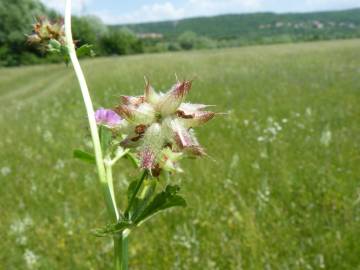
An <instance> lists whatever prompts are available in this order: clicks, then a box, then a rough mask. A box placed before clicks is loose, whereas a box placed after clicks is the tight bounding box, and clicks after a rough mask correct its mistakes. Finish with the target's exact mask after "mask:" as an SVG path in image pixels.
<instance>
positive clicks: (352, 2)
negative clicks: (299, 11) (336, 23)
mask: <svg viewBox="0 0 360 270" xmlns="http://www.w3.org/2000/svg"><path fill="white" fill-rule="evenodd" d="M359 6H360V3H359V0H305V3H304V7H306V9H307V10H319V9H320V10H324V9H344V8H350V7H359Z"/></svg>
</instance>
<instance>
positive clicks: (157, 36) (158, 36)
mask: <svg viewBox="0 0 360 270" xmlns="http://www.w3.org/2000/svg"><path fill="white" fill-rule="evenodd" d="M136 36H137V37H138V38H140V39H162V38H163V37H164V35H163V34H160V33H138V34H137V35H136Z"/></svg>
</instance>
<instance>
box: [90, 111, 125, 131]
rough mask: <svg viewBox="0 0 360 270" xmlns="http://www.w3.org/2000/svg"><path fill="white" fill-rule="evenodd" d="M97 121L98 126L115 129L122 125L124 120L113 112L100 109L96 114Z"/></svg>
mask: <svg viewBox="0 0 360 270" xmlns="http://www.w3.org/2000/svg"><path fill="white" fill-rule="evenodd" d="M95 119H96V123H97V124H98V125H106V126H109V127H115V126H117V125H119V124H120V123H121V120H122V118H121V117H120V116H119V115H118V114H117V113H116V112H114V111H113V110H109V109H104V108H100V109H98V110H97V111H96V112H95Z"/></svg>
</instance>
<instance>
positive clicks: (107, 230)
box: [92, 220, 133, 237]
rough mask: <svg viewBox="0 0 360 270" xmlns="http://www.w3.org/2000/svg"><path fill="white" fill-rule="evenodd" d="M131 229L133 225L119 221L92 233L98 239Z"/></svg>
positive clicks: (125, 221)
mask: <svg viewBox="0 0 360 270" xmlns="http://www.w3.org/2000/svg"><path fill="white" fill-rule="evenodd" d="M131 227H133V223H132V222H130V221H127V220H121V221H119V222H118V223H115V224H109V225H106V226H105V227H104V228H99V229H95V230H93V231H92V232H93V233H94V234H95V235H96V236H98V237H104V236H111V235H114V234H118V233H122V232H123V231H124V230H125V229H129V228H131Z"/></svg>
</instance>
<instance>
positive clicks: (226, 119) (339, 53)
mask: <svg viewBox="0 0 360 270" xmlns="http://www.w3.org/2000/svg"><path fill="white" fill-rule="evenodd" d="M82 65H83V68H84V71H85V73H86V75H87V78H88V83H89V87H90V91H91V94H92V98H93V101H94V104H95V107H101V106H103V107H113V106H115V105H116V104H117V103H118V102H119V96H120V95H122V94H141V93H142V91H143V88H144V80H143V76H144V75H146V76H147V77H148V78H149V79H150V80H151V82H152V84H153V85H154V87H155V88H156V89H158V90H167V89H168V88H169V87H170V86H171V85H172V84H173V83H174V82H175V75H174V74H175V73H176V74H177V75H178V77H179V78H188V79H192V78H193V79H194V84H193V88H192V90H191V93H190V95H189V97H188V100H189V101H192V102H195V103H196V102H200V103H205V104H213V105H216V107H215V110H216V111H218V112H223V113H224V114H222V115H219V116H218V117H217V118H216V119H215V120H213V121H211V122H210V123H209V124H207V125H206V126H204V127H202V128H199V129H198V130H197V134H198V137H199V140H200V142H201V143H202V145H203V146H204V147H205V148H206V150H207V153H208V157H206V158H203V159H198V160H186V161H184V162H183V168H184V169H185V173H183V174H180V175H177V176H175V177H174V178H173V182H174V183H181V186H182V190H181V193H182V195H184V196H185V198H186V200H187V202H188V207H187V208H174V209H173V210H171V211H169V212H167V213H163V214H160V215H159V216H157V218H155V219H152V220H150V221H149V222H148V223H147V225H146V226H142V227H140V228H138V229H137V230H135V231H134V232H133V233H132V234H131V235H130V251H129V253H130V269H139V270H140V269H141V270H144V269H149V270H154V269H155V270H170V269H174V270H175V269H184V270H185V269H189V270H190V269H191V270H197V269H198V270H203V269H209V270H211V269H214V270H215V269H219V270H223V269H224V270H228V269H235V270H240V269H245V270H246V269H299V270H300V269H301V270H302V269H360V256H359V254H360V245H359V242H360V40H350V41H334V42H318V43H304V44H296V45H271V46H258V47H243V48H237V49H223V50H208V51H193V52H180V53H165V54H154V55H150V54H149V55H140V56H129V57H114V58H97V59H93V60H84V61H82ZM0 129H1V137H0V138H1V140H0V240H1V241H0V269H4V270H5V269H6V270H8V269H10V270H11V269H46V270H47V269H84V270H85V269H94V270H95V269H111V266H112V249H113V247H112V246H111V245H109V243H110V242H111V241H110V240H109V239H106V238H97V237H95V236H94V235H93V234H91V230H92V229H94V228H98V227H101V226H103V225H105V224H106V222H107V213H106V209H105V204H104V201H103V198H102V193H101V190H100V184H99V182H98V178H97V175H96V171H95V168H94V167H93V166H92V165H88V164H84V163H82V162H80V161H78V160H75V159H74V158H73V156H72V152H73V150H74V149H77V148H81V149H88V150H91V141H90V135H89V131H88V129H87V120H86V115H85V109H84V106H83V103H82V99H81V95H80V90H79V87H78V84H77V82H76V79H75V77H74V75H73V71H72V68H71V67H66V66H65V65H43V66H33V67H23V68H9V69H0ZM138 174H139V173H138V172H137V171H135V170H134V169H132V168H131V166H130V164H129V163H128V161H126V160H125V161H123V162H122V163H120V164H119V166H118V167H117V168H116V176H115V189H116V192H117V193H118V195H117V196H118V197H119V202H118V203H119V206H122V207H123V206H124V204H125V201H126V200H125V192H126V189H127V186H128V184H129V183H130V182H131V181H132V180H133V179H135V178H136V177H138Z"/></svg>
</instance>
